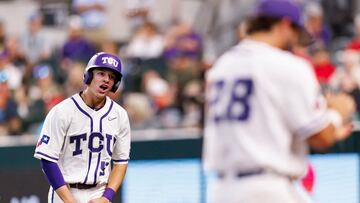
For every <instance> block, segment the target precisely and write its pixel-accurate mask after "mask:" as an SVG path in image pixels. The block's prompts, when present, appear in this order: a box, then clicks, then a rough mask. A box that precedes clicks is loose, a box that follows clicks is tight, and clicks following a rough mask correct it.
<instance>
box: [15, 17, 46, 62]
mask: <svg viewBox="0 0 360 203" xmlns="http://www.w3.org/2000/svg"><path fill="white" fill-rule="evenodd" d="M20 42H21V51H22V54H23V55H24V56H25V57H26V59H27V61H28V62H29V65H30V66H34V65H35V64H37V63H39V62H42V61H46V60H48V59H49V57H50V56H51V47H50V46H49V44H50V43H49V41H48V40H47V38H46V36H45V34H44V31H43V16H42V15H41V14H40V13H39V12H36V13H34V14H32V15H31V16H30V17H29V19H28V30H27V32H26V33H24V34H23V35H22V36H21V40H20Z"/></svg>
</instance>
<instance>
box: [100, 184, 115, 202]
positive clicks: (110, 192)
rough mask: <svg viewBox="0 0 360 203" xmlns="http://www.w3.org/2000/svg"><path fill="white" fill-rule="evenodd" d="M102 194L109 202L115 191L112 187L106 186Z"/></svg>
mask: <svg viewBox="0 0 360 203" xmlns="http://www.w3.org/2000/svg"><path fill="white" fill-rule="evenodd" d="M102 196H103V197H105V198H106V199H108V200H109V201H110V202H111V201H112V199H113V198H114V196H115V191H114V190H113V189H111V188H109V187H107V188H105V192H104V194H103V195H102Z"/></svg>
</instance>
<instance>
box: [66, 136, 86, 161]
mask: <svg viewBox="0 0 360 203" xmlns="http://www.w3.org/2000/svg"><path fill="white" fill-rule="evenodd" d="M81 140H84V141H85V140H86V133H84V134H81V135H75V136H71V137H70V143H71V144H72V143H74V142H75V151H73V156H76V155H79V154H81V153H82V149H81V148H80V147H81V146H80V142H81Z"/></svg>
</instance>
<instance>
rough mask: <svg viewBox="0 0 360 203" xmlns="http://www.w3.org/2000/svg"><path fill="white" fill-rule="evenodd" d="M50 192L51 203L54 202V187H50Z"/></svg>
mask: <svg viewBox="0 0 360 203" xmlns="http://www.w3.org/2000/svg"><path fill="white" fill-rule="evenodd" d="M51 190H52V192H51V203H54V193H55V190H54V188H51Z"/></svg>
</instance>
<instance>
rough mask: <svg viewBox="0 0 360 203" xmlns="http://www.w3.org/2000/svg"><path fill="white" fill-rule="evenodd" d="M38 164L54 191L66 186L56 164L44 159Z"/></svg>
mask: <svg viewBox="0 0 360 203" xmlns="http://www.w3.org/2000/svg"><path fill="white" fill-rule="evenodd" d="M40 163H41V168H42V170H43V171H44V173H45V175H46V177H47V179H48V181H49V183H50V185H51V186H52V187H53V188H54V190H56V189H58V188H59V187H61V186H63V185H65V184H66V183H65V180H64V177H63V175H62V173H61V171H60V168H59V166H58V165H57V164H56V163H54V162H51V161H48V160H46V159H41V162H40Z"/></svg>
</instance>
